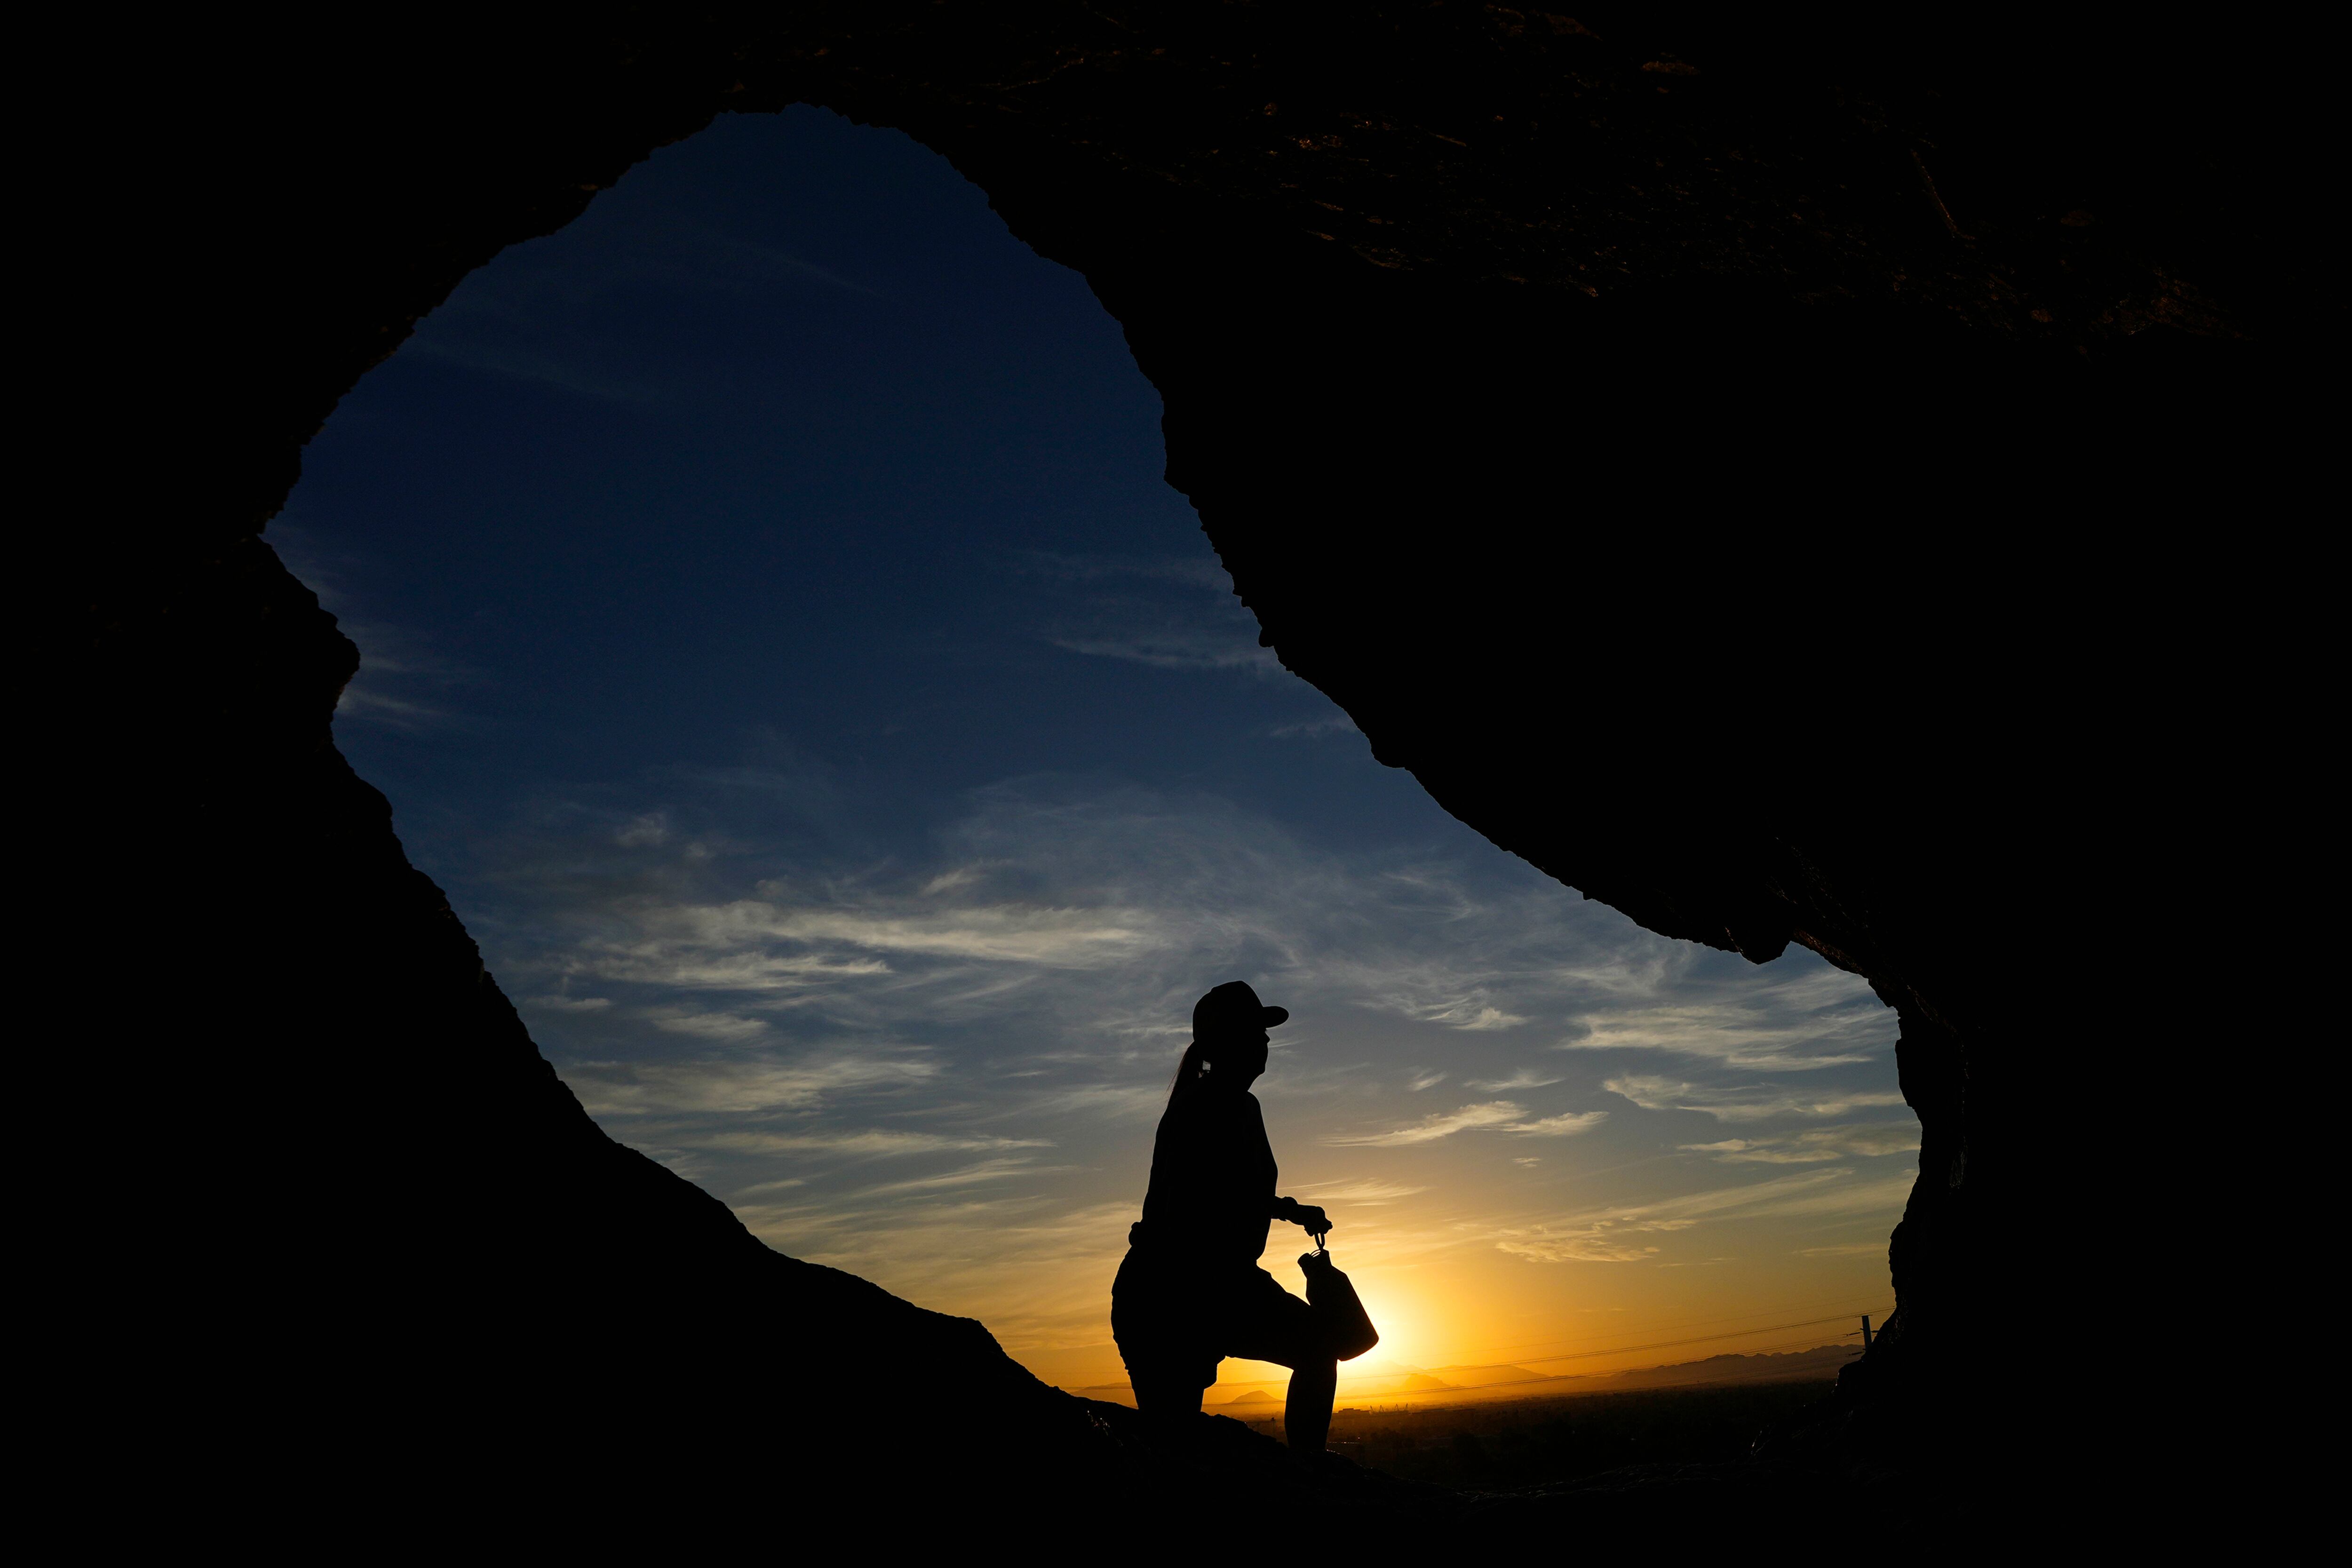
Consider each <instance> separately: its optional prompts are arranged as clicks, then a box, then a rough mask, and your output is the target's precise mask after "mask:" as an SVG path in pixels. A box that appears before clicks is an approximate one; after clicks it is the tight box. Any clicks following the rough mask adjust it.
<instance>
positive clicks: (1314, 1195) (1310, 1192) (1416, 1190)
mask: <svg viewBox="0 0 2352 1568" xmlns="http://www.w3.org/2000/svg"><path fill="white" fill-rule="evenodd" d="M1427 1191H1429V1189H1428V1188H1427V1187H1412V1186H1406V1185H1404V1184H1402V1183H1399V1182H1384V1181H1372V1180H1369V1179H1366V1178H1363V1177H1350V1178H1349V1179H1347V1180H1345V1181H1338V1182H1317V1183H1312V1184H1308V1185H1307V1186H1303V1187H1301V1188H1299V1189H1298V1191H1297V1194H1296V1195H1297V1196H1299V1197H1302V1198H1311V1199H1313V1200H1314V1201H1315V1202H1317V1203H1323V1204H1391V1203H1394V1202H1396V1201H1397V1200H1398V1199H1399V1198H1409V1197H1412V1196H1413V1195H1415V1194H1420V1193H1425V1192H1427Z"/></svg>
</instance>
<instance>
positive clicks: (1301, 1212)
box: [1290, 1204, 1331, 1236]
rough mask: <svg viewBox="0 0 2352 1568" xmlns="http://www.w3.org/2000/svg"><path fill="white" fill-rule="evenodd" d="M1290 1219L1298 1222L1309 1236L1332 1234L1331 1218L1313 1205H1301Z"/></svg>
mask: <svg viewBox="0 0 2352 1568" xmlns="http://www.w3.org/2000/svg"><path fill="white" fill-rule="evenodd" d="M1290 1217H1291V1218H1293V1219H1295V1220H1297V1222H1298V1223H1299V1225H1300V1226H1302V1227H1304V1228H1305V1230H1306V1232H1307V1235H1309V1236H1328V1235H1329V1234H1330V1230H1331V1216H1330V1215H1328V1214H1325V1213H1324V1212H1323V1211H1322V1210H1321V1209H1318V1208H1317V1207H1316V1206H1315V1205H1313V1204H1300V1205H1298V1207H1297V1209H1296V1210H1295V1211H1294V1212H1293V1213H1292V1215H1291V1216H1290Z"/></svg>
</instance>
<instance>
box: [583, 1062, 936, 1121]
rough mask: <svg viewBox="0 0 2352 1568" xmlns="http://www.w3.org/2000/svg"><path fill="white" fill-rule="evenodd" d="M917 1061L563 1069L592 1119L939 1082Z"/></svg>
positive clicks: (784, 1106)
mask: <svg viewBox="0 0 2352 1568" xmlns="http://www.w3.org/2000/svg"><path fill="white" fill-rule="evenodd" d="M939 1070H940V1067H939V1064H938V1062H936V1061H934V1060H930V1059H928V1058H922V1057H919V1056H898V1057H866V1056H833V1057H813V1058H803V1059H800V1060H796V1061H685V1062H662V1061H641V1062H574V1063H572V1064H571V1065H570V1066H569V1067H567V1068H565V1069H564V1074H563V1076H564V1080H565V1081H566V1082H567V1083H569V1084H571V1085H572V1089H573V1091H574V1092H575V1093H577V1094H578V1095H579V1096H580V1099H581V1102H582V1103H583V1104H584V1105H586V1106H587V1108H588V1110H589V1111H590V1113H591V1114H593V1115H598V1116H640V1115H644V1114H646V1113H647V1112H653V1111H750V1110H801V1109H806V1108H811V1107H815V1106H819V1105H822V1104H824V1103H826V1102H827V1101H828V1100H833V1099H835V1098H838V1097H839V1096H841V1095H843V1094H845V1093H850V1092H856V1091H864V1090H874V1089H906V1088H908V1087H911V1086H914V1085H918V1084H921V1083H924V1082H926V1081H928V1080H929V1079H933V1078H935V1077H936V1076H938V1073H939Z"/></svg>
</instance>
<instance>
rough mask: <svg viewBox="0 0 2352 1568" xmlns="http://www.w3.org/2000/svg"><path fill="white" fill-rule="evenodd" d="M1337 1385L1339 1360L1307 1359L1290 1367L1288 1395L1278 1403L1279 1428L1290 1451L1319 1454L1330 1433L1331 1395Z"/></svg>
mask: <svg viewBox="0 0 2352 1568" xmlns="http://www.w3.org/2000/svg"><path fill="white" fill-rule="evenodd" d="M1338 1390H1339V1363H1338V1362H1336V1361H1316V1362H1308V1363H1307V1364H1306V1365H1304V1366H1295V1367H1292V1368H1291V1369H1290V1396H1289V1398H1288V1399H1287V1400H1286V1401H1285V1402H1284V1404H1283V1406H1282V1425H1283V1429H1284V1430H1285V1431H1286V1432H1287V1433H1288V1434H1289V1435H1290V1451H1291V1452H1292V1453H1294V1454H1319V1453H1321V1452H1322V1451H1323V1444H1324V1440H1325V1439H1326V1438H1328V1437H1329V1436H1331V1398H1332V1395H1333V1394H1335V1393H1337V1392H1338Z"/></svg>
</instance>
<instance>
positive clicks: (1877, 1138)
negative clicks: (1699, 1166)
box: [1679, 1122, 1919, 1165]
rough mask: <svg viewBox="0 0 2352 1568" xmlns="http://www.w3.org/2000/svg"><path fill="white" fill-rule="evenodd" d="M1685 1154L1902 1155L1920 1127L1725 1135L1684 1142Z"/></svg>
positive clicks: (1733, 1158)
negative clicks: (1775, 1135) (1707, 1140)
mask: <svg viewBox="0 0 2352 1568" xmlns="http://www.w3.org/2000/svg"><path fill="white" fill-rule="evenodd" d="M1679 1147H1680V1148H1681V1149H1682V1150H1683V1151H1684V1152H1686V1153H1692V1154H1710V1155H1713V1156H1714V1157H1715V1158H1716V1159H1717V1161H1719V1162H1721V1163H1725V1164H1729V1165H1742V1164H1760V1165H1810V1164H1819V1163H1823V1162H1826V1161H1830V1160H1843V1159H1847V1158H1850V1157H1864V1158H1866V1157H1869V1156H1871V1155H1876V1154H1905V1153H1909V1152H1911V1151H1913V1150H1916V1148H1918V1147H1919V1127H1918V1124H1917V1123H1916V1122H1912V1123H1908V1124H1905V1123H1901V1122H1889V1123H1885V1124H1884V1125H1873V1126H1865V1127H1821V1128H1814V1129H1811V1130H1810V1131H1803V1132H1793V1133H1790V1134H1787V1135H1785V1136H1782V1137H1778V1138H1726V1139H1722V1140H1720V1141H1718V1142H1713V1143H1684V1144H1681V1145H1679Z"/></svg>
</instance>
